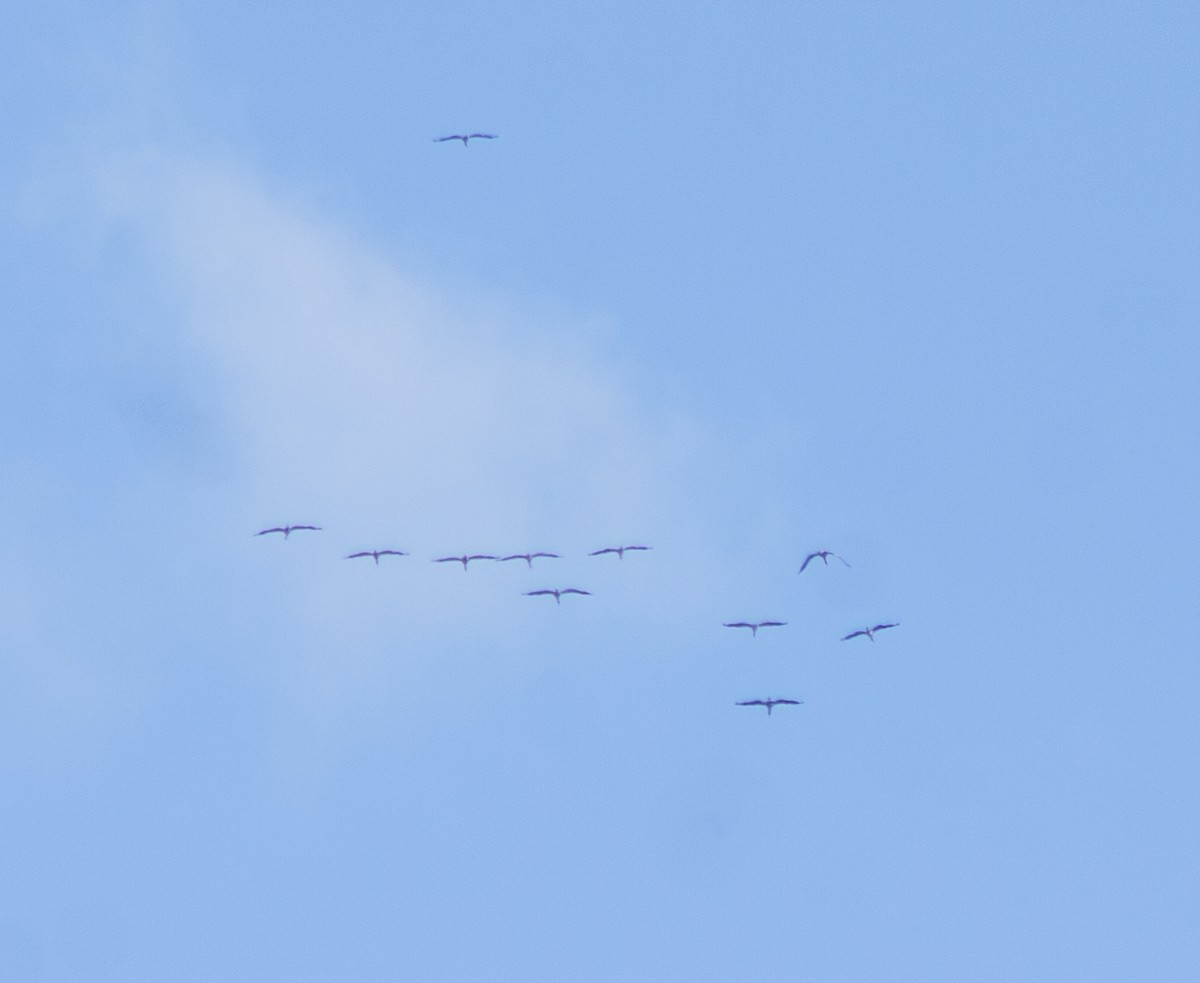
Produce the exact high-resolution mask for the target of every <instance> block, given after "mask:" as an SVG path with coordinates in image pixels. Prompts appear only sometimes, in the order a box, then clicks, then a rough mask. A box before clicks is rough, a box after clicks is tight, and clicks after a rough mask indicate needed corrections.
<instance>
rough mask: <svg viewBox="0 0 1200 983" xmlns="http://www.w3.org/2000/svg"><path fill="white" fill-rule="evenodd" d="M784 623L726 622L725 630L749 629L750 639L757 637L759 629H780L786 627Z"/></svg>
mask: <svg viewBox="0 0 1200 983" xmlns="http://www.w3.org/2000/svg"><path fill="white" fill-rule="evenodd" d="M786 624H787V622H786V621H726V622H725V623H724V627H725V628H749V629H750V636H751V637H752V638H757V637H758V629H760V628H782V627H783V626H784V625H786Z"/></svg>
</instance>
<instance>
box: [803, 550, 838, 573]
mask: <svg viewBox="0 0 1200 983" xmlns="http://www.w3.org/2000/svg"><path fill="white" fill-rule="evenodd" d="M831 556H833V557H837V559H839V560H841V561H842V562H843V563H846V560H845V558H844V557H840V556H838V555H837V554H836V553H834V552H832V551H831V550H817V551H816V552H815V553H809V554H808V556H806V557H805V558H804V562H803V563H801V564H800V569H799V570H798V571H797V572H798V573H804V568H805V567H806V566H808V565H809V564H810V563H812V561H813V560H815V559H816V558H817V557H820V558H821V559H822V560H824V561H825V566H829V558H830V557H831ZM846 566H850V564H849V563H846Z"/></svg>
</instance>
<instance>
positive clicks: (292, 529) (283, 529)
mask: <svg viewBox="0 0 1200 983" xmlns="http://www.w3.org/2000/svg"><path fill="white" fill-rule="evenodd" d="M320 528H321V527H320V526H273V527H271V528H270V529H263V530H261V531H259V532H256V533H255V534H254V535H256V536H265V535H266V534H267V533H269V532H281V533H283V538H284V539H287V538H288V536H290V535H291V534H292V533H294V532H295V531H296V530H297V529H313V530H317V531H319V530H320Z"/></svg>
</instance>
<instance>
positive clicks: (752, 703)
mask: <svg viewBox="0 0 1200 983" xmlns="http://www.w3.org/2000/svg"><path fill="white" fill-rule="evenodd" d="M803 702H804V701H803V700H773V699H771V698H770V697H767V699H765V700H742V701H741V702H739V703H737V704H735V706H739V707H766V708H767V716H768V717H769V716H771V707H777V706H779V705H780V704H787V705H788V706H799V705H800V704H801V703H803Z"/></svg>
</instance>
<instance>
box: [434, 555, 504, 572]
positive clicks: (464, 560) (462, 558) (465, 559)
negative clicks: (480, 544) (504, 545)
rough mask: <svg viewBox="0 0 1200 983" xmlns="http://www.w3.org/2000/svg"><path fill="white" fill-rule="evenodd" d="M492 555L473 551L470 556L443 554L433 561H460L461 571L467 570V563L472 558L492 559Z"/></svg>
mask: <svg viewBox="0 0 1200 983" xmlns="http://www.w3.org/2000/svg"><path fill="white" fill-rule="evenodd" d="M494 559H496V558H495V557H494V556H489V555H487V554H485V553H475V554H474V555H472V556H443V557H439V558H438V559H436V560H434V561H433V562H434V563H461V564H462V565H463V573H466V572H467V564H468V563H470V562H471V561H472V560H494Z"/></svg>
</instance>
